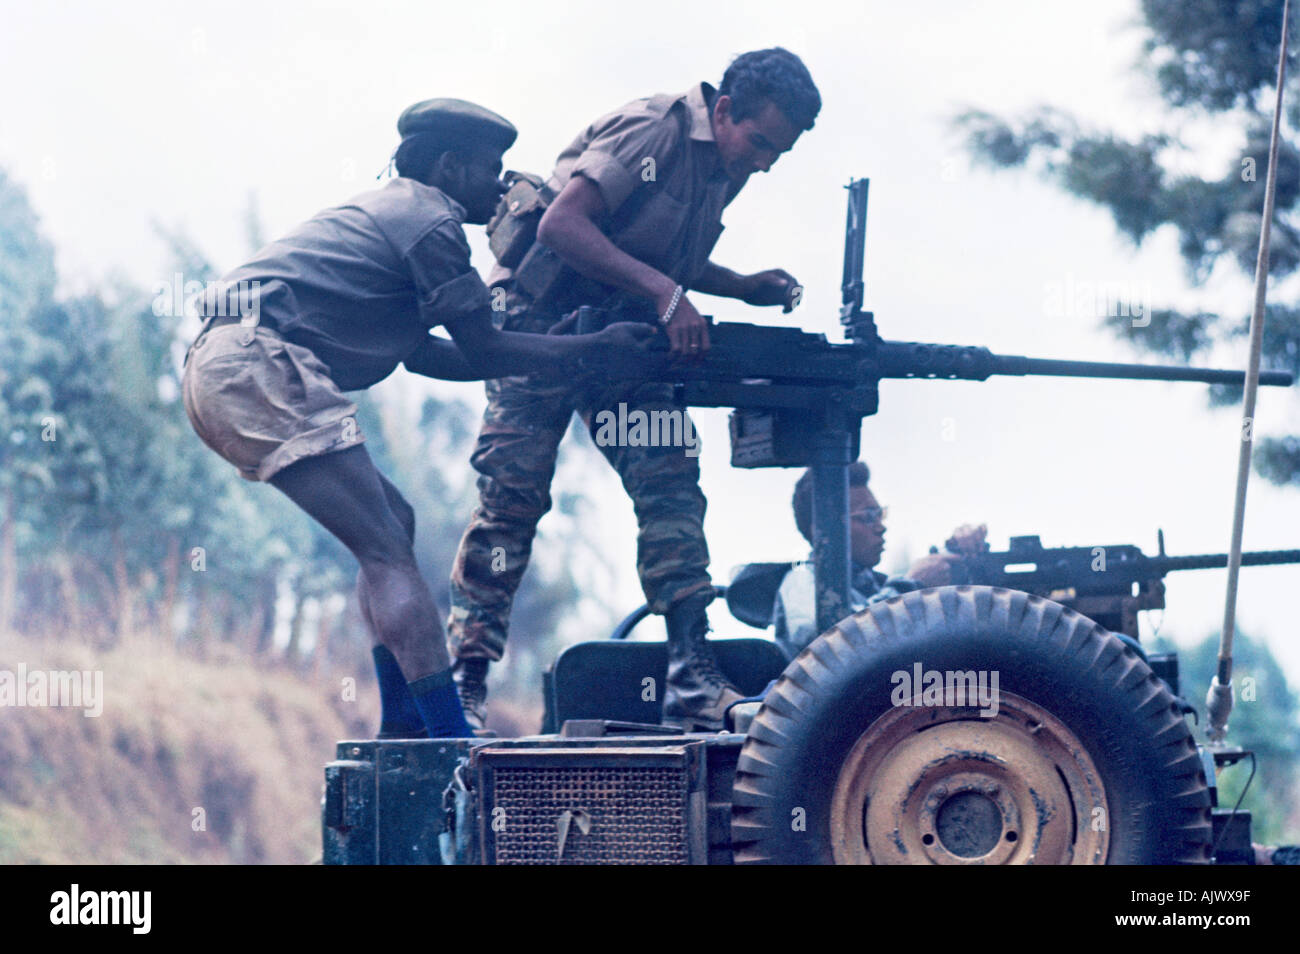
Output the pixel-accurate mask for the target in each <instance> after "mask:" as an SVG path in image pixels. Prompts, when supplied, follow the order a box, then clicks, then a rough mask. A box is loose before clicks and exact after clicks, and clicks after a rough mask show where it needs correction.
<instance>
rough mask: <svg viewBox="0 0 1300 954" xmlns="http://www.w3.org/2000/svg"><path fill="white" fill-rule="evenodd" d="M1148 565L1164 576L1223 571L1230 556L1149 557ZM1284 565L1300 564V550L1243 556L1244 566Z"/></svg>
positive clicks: (1254, 553) (1256, 552)
mask: <svg viewBox="0 0 1300 954" xmlns="http://www.w3.org/2000/svg"><path fill="white" fill-rule="evenodd" d="M1147 563H1148V564H1149V565H1150V567H1151V569H1153V570H1155V571H1157V572H1158V573H1159V574H1160V575H1161V576H1163V575H1164V574H1166V573H1172V572H1174V571H1177V570H1215V569H1222V568H1223V567H1226V566H1227V565H1228V554H1226V553H1206V554H1203V555H1200V556H1174V557H1171V556H1162V557H1147ZM1282 563H1300V550H1254V551H1251V552H1247V553H1243V554H1242V555H1241V565H1242V566H1276V565H1278V564H1282Z"/></svg>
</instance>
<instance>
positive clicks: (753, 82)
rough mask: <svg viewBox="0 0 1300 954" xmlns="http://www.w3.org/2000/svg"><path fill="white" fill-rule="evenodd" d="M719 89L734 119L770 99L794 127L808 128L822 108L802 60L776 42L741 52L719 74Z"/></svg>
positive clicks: (750, 113)
mask: <svg viewBox="0 0 1300 954" xmlns="http://www.w3.org/2000/svg"><path fill="white" fill-rule="evenodd" d="M718 93H719V94H720V95H722V96H730V97H731V118H732V120H733V121H735V122H740V121H741V120H743V119H750V118H752V117H754V116H757V115H758V114H759V113H760V112H762V110H763V104H764V103H765V102H770V103H773V104H775V105H776V108H777V109H779V110H781V112H782V113H784V114H785V118H786V119H788V120H790V122H791V124H793V125H794V126H795V127H796V128H798V129H802V130H804V131H807V130H809V129H812V128H813V120H815V119H816V118H817V113H818V112H820V111H821V108H822V97H821V93H819V92H817V87H816V86H814V85H813V81H812V76H811V74H809V72H808V67H806V66H804V65H803V60H801V59H799V57H797V56H795V55H794V54H793V53H791V52H790V51H789V50H786V49H782V48H781V47H779V46H775V47H772V49H770V50H754V51H753V52H751V53H742V54H740V56H738V57H736V58H735V59H734V60H732V61H731V65H730V66H728V67H727V72H726V73H724V74H723V76H722V83H721V84H720V85H719V86H718Z"/></svg>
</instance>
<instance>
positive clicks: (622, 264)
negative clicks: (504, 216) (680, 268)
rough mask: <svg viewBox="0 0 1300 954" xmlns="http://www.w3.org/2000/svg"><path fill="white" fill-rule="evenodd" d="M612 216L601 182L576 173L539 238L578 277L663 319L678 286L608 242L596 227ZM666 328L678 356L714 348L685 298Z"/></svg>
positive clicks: (540, 228)
mask: <svg viewBox="0 0 1300 954" xmlns="http://www.w3.org/2000/svg"><path fill="white" fill-rule="evenodd" d="M607 212H608V209H607V207H606V205H605V199H604V197H602V196H601V194H600V189H598V188H597V187H596V184H595V183H594V182H592V181H591V180H590V179H588V178H587V177H586V176H582V175H575V176H574V177H573V178H572V179H570V180H569V181H568V183H567V184H566V185H565V187H564V188H563V189H562V190H561V191H560V194H559V195H558V196H556V197H555V201H553V202H552V203H551V205H550V207H549V208H548V209H547V210H546V213H545V214H544V215H543V216H542V220H541V222H539V223H538V225H537V240H538V241H539V242H541V243H542V244H544V245H548V246H550V247H551V248H552V249H554V251H555V253H556V254H557V255H559V256H560V258H561V259H562V260H563V261H564V263H565V264H566V265H568V266H569V267H570V268H572V269H573V270H574V271H576V272H578V273H579V274H581V275H585V276H587V277H588V278H592V279H595V280H596V281H598V282H602V283H603V284H606V285H613V286H614V287H615V288H621V289H622V290H624V291H629V292H632V293H633V294H635V295H641V296H642V297H645V298H649V299H650V300H651V301H653V302H654V303H655V310H656V311H657V312H658V313H659V314H660V315H663V314H664V313H665V312H667V311H668V308H669V306H670V305H671V304H672V300H673V295H674V293H675V292H676V290H677V283H676V282H674V281H673V280H672V279H671V278H669V277H668V276H667V275H665V274H664V273H663V272H661V271H659V270H658V269H655V268H651V267H650V266H649V265H647V264H645V263H644V262H641V261H638V260H637V259H635V258H633V257H632V256H631V255H629V254H627V253H626V252H624V251H623V250H622V249H620V248H619V247H618V246H616V245H615V244H614V243H613V242H611V241H610V240H609V238H608V236H606V235H605V233H604V232H602V231H601V230H600V227H599V226H598V225H597V224H596V223H597V222H599V221H601V220H602V219H603V218H604V217H605V215H606V213H607ZM667 330H668V341H669V342H670V344H671V345H672V349H673V351H675V352H687V353H691V352H698V351H701V350H707V349H708V347H709V333H708V330H707V325H706V323H705V321H704V319H703V318H701V317H700V313H699V312H698V311H696V310H695V306H694V305H692V304H691V303H690V302H689V301H688V300H687V299H686V297H685V296H684V295H683V296H682V297H681V299H680V300H679V301H678V303H677V307H676V308H675V309H674V310H673V317H672V320H671V321H670V322H669V324H668V329H667Z"/></svg>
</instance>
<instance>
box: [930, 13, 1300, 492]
mask: <svg viewBox="0 0 1300 954" xmlns="http://www.w3.org/2000/svg"><path fill="white" fill-rule="evenodd" d="M1142 13H1143V17H1144V18H1145V21H1146V28H1147V38H1146V44H1145V46H1146V56H1145V57H1144V59H1143V60H1142V62H1141V63H1140V64H1139V65H1138V67H1137V69H1139V70H1141V71H1144V72H1146V73H1148V74H1149V75H1151V76H1152V77H1154V79H1155V80H1156V82H1157V85H1158V88H1159V90H1160V94H1161V96H1162V97H1163V99H1164V102H1165V104H1166V105H1167V106H1168V107H1169V108H1170V109H1171V110H1173V111H1174V112H1175V113H1176V114H1178V115H1179V118H1180V119H1182V118H1186V119H1197V118H1203V117H1204V115H1205V114H1206V113H1207V112H1208V113H1211V114H1214V115H1215V119H1214V121H1215V124H1216V128H1217V129H1218V131H1219V135H1220V138H1226V137H1232V138H1235V139H1236V140H1238V141H1239V142H1240V143H1241V147H1240V149H1239V150H1238V151H1237V153H1236V156H1235V157H1234V159H1233V160H1232V161H1231V162H1229V163H1228V164H1227V165H1226V166H1225V167H1223V168H1221V169H1220V170H1219V174H1218V175H1214V176H1209V177H1204V178H1202V177H1198V176H1189V175H1185V174H1183V173H1181V172H1177V171H1175V170H1174V166H1175V162H1177V164H1178V165H1179V166H1180V167H1181V166H1184V165H1185V163H1184V162H1182V161H1180V160H1183V159H1184V158H1185V156H1183V155H1181V154H1180V153H1182V152H1183V151H1185V148H1186V147H1185V146H1184V145H1183V143H1182V142H1181V141H1180V140H1179V139H1178V137H1177V136H1175V135H1172V134H1170V133H1168V132H1165V131H1161V130H1153V131H1152V132H1149V133H1147V134H1146V135H1143V136H1141V137H1139V138H1137V139H1135V140H1128V139H1125V138H1124V137H1122V136H1119V135H1116V134H1114V133H1111V132H1106V131H1099V130H1087V129H1082V128H1081V127H1080V125H1079V124H1078V123H1077V122H1076V121H1075V120H1074V119H1073V118H1072V117H1070V116H1068V115H1066V114H1064V113H1062V112H1060V111H1058V110H1055V109H1052V108H1050V107H1038V108H1036V109H1034V110H1032V111H1030V112H1029V113H1027V114H1026V115H1025V116H1023V117H1020V118H1019V119H1014V120H1010V119H1005V118H1002V117H998V116H994V115H992V114H990V113H988V112H984V111H982V110H979V109H968V110H966V111H965V112H963V113H961V114H960V115H958V116H957V117H956V119H955V120H954V125H955V126H956V128H957V129H959V130H960V131H961V132H963V133H964V135H965V139H966V145H967V148H968V149H969V151H970V153H971V155H972V156H973V157H974V158H975V159H976V160H977V161H978V162H980V163H983V164H985V165H987V166H990V167H992V168H996V169H1007V168H1015V167H1028V168H1033V169H1035V170H1036V171H1037V172H1038V173H1039V174H1041V175H1042V176H1043V177H1045V178H1046V179H1048V180H1049V181H1052V182H1055V183H1056V184H1057V185H1059V186H1060V187H1061V188H1062V189H1063V190H1065V191H1066V192H1068V193H1069V194H1071V195H1074V196H1077V197H1079V198H1081V199H1084V200H1086V201H1089V202H1092V203H1095V204H1096V205H1098V206H1100V207H1102V208H1104V209H1107V210H1108V211H1109V212H1110V213H1111V216H1112V217H1113V219H1114V221H1115V226H1116V228H1117V229H1118V230H1119V232H1120V233H1121V234H1123V235H1124V236H1125V237H1126V238H1127V239H1128V240H1129V241H1130V242H1132V243H1133V244H1135V245H1137V244H1140V243H1141V242H1142V241H1143V240H1144V239H1145V238H1146V237H1147V236H1149V235H1151V234H1152V233H1153V232H1155V231H1157V230H1159V229H1162V228H1166V227H1167V228H1172V229H1173V230H1174V231H1175V232H1176V233H1177V236H1178V247H1179V252H1180V254H1181V256H1182V258H1183V262H1184V265H1185V266H1186V269H1187V275H1188V279H1189V281H1190V282H1191V283H1192V284H1193V285H1200V284H1202V283H1204V282H1205V281H1206V280H1207V279H1208V278H1209V277H1210V275H1211V274H1212V273H1213V271H1214V269H1215V267H1216V266H1217V265H1218V263H1219V262H1221V261H1227V262H1228V263H1229V265H1235V266H1236V267H1237V268H1238V269H1239V270H1240V271H1241V272H1243V273H1245V274H1247V275H1252V274H1253V273H1254V269H1255V262H1256V259H1257V257H1258V251H1259V249H1258V246H1259V232H1260V224H1261V218H1262V210H1263V205H1264V191H1265V183H1266V179H1267V173H1268V168H1267V167H1268V155H1269V133H1270V127H1271V115H1270V113H1271V108H1272V85H1273V83H1274V80H1275V77H1276V64H1277V44H1278V40H1279V38H1280V37H1279V27H1280V25H1281V19H1282V0H1144V2H1143V4H1142ZM1295 21H1296V17H1295V16H1293V17H1292V22H1291V31H1292V36H1293V37H1295V35H1296V32H1297V30H1296V26H1295ZM1295 58H1296V53H1295V47H1294V44H1293V47H1292V53H1291V54H1290V60H1292V61H1294V60H1295ZM1288 70H1289V75H1290V76H1291V78H1292V80H1293V82H1292V83H1291V84H1290V86H1291V88H1290V89H1289V90H1288V96H1289V100H1288V101H1289V107H1288V109H1289V116H1290V117H1291V126H1292V128H1294V127H1295V126H1296V125H1297V123H1298V122H1300V85H1298V84H1297V83H1295V82H1294V80H1296V79H1297V76H1296V73H1295V70H1294V65H1293V64H1292V63H1290V62H1289V65H1288ZM1276 180H1277V191H1276V199H1275V202H1276V204H1275V210H1276V215H1275V219H1274V222H1273V223H1272V235H1271V241H1270V247H1269V261H1268V270H1269V273H1270V275H1271V276H1273V277H1274V279H1277V278H1281V277H1284V276H1287V275H1291V274H1293V273H1294V272H1295V271H1296V270H1297V269H1300V222H1298V221H1297V216H1298V214H1300V210H1298V209H1297V205H1298V204H1300V149H1298V148H1297V143H1296V142H1295V141H1294V140H1293V139H1290V138H1287V137H1286V136H1285V134H1284V135H1283V138H1282V140H1281V141H1280V142H1279V148H1278V159H1277V170H1276ZM1107 324H1108V325H1109V326H1110V328H1111V330H1112V331H1113V332H1114V333H1115V334H1117V335H1118V336H1120V337H1124V338H1127V339H1128V340H1129V341H1130V342H1131V343H1132V344H1133V345H1134V346H1135V347H1137V348H1139V349H1141V350H1144V351H1148V352H1151V353H1154V354H1159V355H1164V356H1174V357H1176V358H1178V359H1179V360H1183V361H1186V360H1188V359H1190V358H1191V357H1192V356H1193V355H1196V354H1199V353H1202V352H1205V351H1206V350H1208V349H1209V348H1210V347H1211V346H1212V345H1213V344H1215V343H1216V342H1218V341H1222V340H1225V339H1226V338H1230V337H1232V336H1234V335H1238V334H1244V333H1245V329H1246V327H1247V325H1248V321H1247V319H1246V318H1242V317H1241V316H1232V319H1231V320H1222V319H1221V318H1220V316H1218V315H1215V314H1210V313H1208V312H1204V311H1195V312H1190V313H1182V312H1178V311H1175V310H1172V309H1163V310H1159V311H1154V312H1153V313H1152V321H1151V322H1150V323H1149V324H1148V325H1146V326H1145V327H1134V326H1133V324H1132V322H1131V321H1129V320H1128V319H1127V318H1126V317H1124V316H1121V318H1120V319H1119V320H1111V321H1108V322H1107ZM1298 353H1300V321H1297V319H1296V309H1295V308H1293V307H1290V306H1287V305H1278V304H1275V305H1273V306H1271V307H1270V309H1269V314H1268V321H1267V324H1266V334H1265V343H1264V361H1263V366H1264V367H1268V368H1287V369H1292V370H1293V371H1295V370H1300V362H1298V361H1297V354H1298ZM1240 399H1241V390H1240V389H1239V388H1231V387H1222V386H1216V387H1212V388H1210V389H1209V400H1210V403H1211V405H1212V406H1221V405H1225V404H1230V403H1234V402H1239V401H1240ZM1294 442H1295V438H1294V437H1287V436H1283V437H1280V438H1265V439H1261V440H1260V452H1259V454H1258V456H1257V469H1258V470H1259V472H1260V474H1261V475H1262V476H1264V477H1265V479H1267V480H1270V481H1272V482H1274V483H1278V484H1292V483H1294V484H1300V459H1298V458H1297V456H1296V455H1295V454H1294V453H1288V451H1287V448H1293V447H1294Z"/></svg>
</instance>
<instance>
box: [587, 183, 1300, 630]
mask: <svg viewBox="0 0 1300 954" xmlns="http://www.w3.org/2000/svg"><path fill="white" fill-rule="evenodd" d="M848 192H849V201H848V216H847V220H846V223H845V239H844V272H843V281H842V284H841V301H842V304H841V307H840V323H841V324H842V325H843V326H844V328H845V334H846V336H847V338H848V340H847V341H845V342H842V343H840V342H830V341H827V339H826V336H825V335H822V334H814V333H810V332H805V331H801V330H799V329H797V328H781V327H773V326H768V325H754V324H744V323H736V322H720V323H711V324H710V327H709V339H710V342H711V347H710V349H709V351H708V352H707V353H705V354H704V355H703V356H701V357H699V358H693V359H689V360H685V359H678V358H674V357H673V356H672V355H670V354H669V353H668V351H667V345H666V344H665V343H662V342H661V343H660V344H659V351H658V353H657V354H654V353H652V357H651V359H650V361H649V362H648V376H649V377H650V378H652V379H654V380H658V381H663V382H667V383H671V384H673V385H674V386H675V394H676V397H677V399H678V400H679V401H680V402H681V403H682V404H685V405H689V406H694V407H730V408H734V409H735V410H734V411H733V413H732V416H731V462H732V464H733V465H734V466H737V467H811V468H812V469H813V534H814V543H813V561H814V564H815V573H816V579H817V606H818V626H819V628H820V629H822V630H823V631H824V630H826V629H829V628H830V627H831V626H832V625H833V624H834V623H836V622H837V621H838V620H840V619H843V618H844V617H845V616H847V615H848V613H849V603H848V594H849V591H850V583H849V580H850V564H849V527H848V465H849V464H850V463H852V462H853V461H854V460H856V459H857V457H858V450H859V440H860V433H861V429H862V428H861V425H862V418H864V417H867V416H869V415H872V414H875V413H876V412H877V411H878V410H879V407H880V395H879V384H880V381H881V380H882V379H885V378H945V379H951V380H965V381H984V380H987V379H988V378H989V377H992V376H994V375H1016V376H1023V375H1036V376H1053V377H1084V378H1126V379H1137V380H1147V381H1198V382H1202V383H1206V384H1241V383H1243V381H1244V380H1245V373H1244V372H1242V371H1231V370H1224V369H1217V368H1185V367H1172V366H1166V365H1153V364H1125V363H1113V362H1104V361H1070V360H1063V359H1056V358H1028V357H1023V356H1020V355H1006V354H995V353H994V352H992V351H990V350H989V349H988V348H984V347H978V346H973V345H950V344H931V343H925V342H918V341H888V340H885V339H882V338H881V337H880V335H879V333H878V331H877V329H876V323H875V317H874V314H873V313H872V312H869V311H863V310H862V302H863V292H864V285H863V280H862V271H863V261H864V255H865V251H866V219H867V194H868V180H867V179H855V180H853V181H851V182H850V183H849V185H848ZM636 316H637V315H636V306H634V305H631V306H629V305H626V304H625V305H624V307H623V308H621V309H619V310H617V311H606V310H602V309H596V308H583V309H580V310H579V313H578V316H577V319H576V321H575V323H574V329H575V330H576V331H578V332H587V331H594V330H597V329H598V328H599V327H601V326H603V325H604V324H606V323H608V322H609V321H611V320H615V319H616V318H622V319H626V318H629V317H636ZM649 318H650V320H653V318H654V316H653V315H650V316H649ZM1292 381H1293V378H1292V375H1291V374H1290V373H1289V372H1285V371H1264V372H1261V373H1260V376H1259V383H1260V384H1262V385H1273V386H1288V385H1290V384H1291V383H1292Z"/></svg>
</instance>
